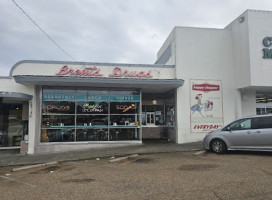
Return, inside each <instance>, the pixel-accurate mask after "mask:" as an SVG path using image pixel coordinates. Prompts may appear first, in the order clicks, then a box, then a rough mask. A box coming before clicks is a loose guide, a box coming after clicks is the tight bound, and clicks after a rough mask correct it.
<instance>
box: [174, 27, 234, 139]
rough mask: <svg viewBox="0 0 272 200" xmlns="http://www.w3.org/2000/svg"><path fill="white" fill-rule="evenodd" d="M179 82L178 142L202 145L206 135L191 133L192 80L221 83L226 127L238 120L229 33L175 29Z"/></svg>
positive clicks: (217, 30) (196, 29)
mask: <svg viewBox="0 0 272 200" xmlns="http://www.w3.org/2000/svg"><path fill="white" fill-rule="evenodd" d="M175 34H176V36H175V38H176V44H175V46H176V78H177V79H184V81H185V82H184V85H183V86H182V87H180V88H178V89H177V105H176V107H177V142H178V143H186V142H194V141H201V140H202V139H203V137H204V136H205V135H206V133H191V130H190V114H191V110H190V86H189V82H190V79H211V80H221V81H222V91H223V94H222V95H223V114H224V123H228V122H230V121H232V120H234V119H235V113H236V111H235V107H236V99H235V83H234V81H233V79H234V77H233V74H234V68H233V53H232V49H233V47H232V37H231V36H232V35H231V31H229V30H219V29H203V28H182V27H177V28H175Z"/></svg>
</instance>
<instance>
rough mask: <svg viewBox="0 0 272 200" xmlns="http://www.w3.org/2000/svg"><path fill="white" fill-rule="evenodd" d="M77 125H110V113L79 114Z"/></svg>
mask: <svg viewBox="0 0 272 200" xmlns="http://www.w3.org/2000/svg"><path fill="white" fill-rule="evenodd" d="M77 126H108V115H78V116H77Z"/></svg>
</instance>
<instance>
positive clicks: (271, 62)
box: [247, 11, 272, 92]
mask: <svg viewBox="0 0 272 200" xmlns="http://www.w3.org/2000/svg"><path fill="white" fill-rule="evenodd" d="M247 17H248V23H249V24H248V32H249V44H250V45H249V47H250V48H249V49H250V71H251V86H258V87H260V86H261V87H263V86H265V87H271V86H272V79H271V74H272V59H271V58H266V59H264V58H263V51H262V49H263V48H268V49H271V48H272V47H265V46H264V45H263V39H264V38H265V37H272V26H271V20H272V12H267V11H248V16H247ZM270 92H272V90H270Z"/></svg>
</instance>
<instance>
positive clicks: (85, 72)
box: [56, 65, 153, 78]
mask: <svg viewBox="0 0 272 200" xmlns="http://www.w3.org/2000/svg"><path fill="white" fill-rule="evenodd" d="M56 75H58V76H80V77H86V76H87V77H101V76H103V77H110V78H114V77H118V78H120V77H126V78H152V77H153V76H152V75H151V70H149V71H135V70H127V69H122V68H121V67H114V68H113V70H112V72H111V73H109V74H102V73H101V71H100V69H99V68H97V67H96V66H92V67H85V68H84V69H73V68H72V67H68V66H67V65H65V66H63V67H62V68H61V69H60V71H59V72H57V73H56Z"/></svg>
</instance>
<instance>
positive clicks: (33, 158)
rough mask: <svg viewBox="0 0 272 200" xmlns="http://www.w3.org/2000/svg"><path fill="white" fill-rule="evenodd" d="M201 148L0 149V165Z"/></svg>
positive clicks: (160, 144) (190, 145)
mask: <svg viewBox="0 0 272 200" xmlns="http://www.w3.org/2000/svg"><path fill="white" fill-rule="evenodd" d="M198 149H202V142H194V143H187V144H175V143H170V142H154V141H151V142H144V143H143V144H138V145H130V146H126V147H111V148H103V149H88V150H79V151H72V152H71V151H69V152H58V153H50V154H49V153H48V154H38V155H20V154H19V151H18V150H7V151H5V150H3V151H0V167H4V166H19V165H33V164H41V163H47V162H54V161H57V162H66V161H76V160H89V159H96V158H108V157H111V156H114V157H120V156H125V155H131V154H153V153H169V152H181V151H192V150H198Z"/></svg>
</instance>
